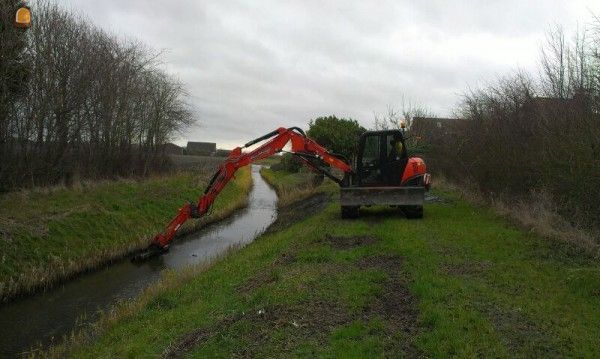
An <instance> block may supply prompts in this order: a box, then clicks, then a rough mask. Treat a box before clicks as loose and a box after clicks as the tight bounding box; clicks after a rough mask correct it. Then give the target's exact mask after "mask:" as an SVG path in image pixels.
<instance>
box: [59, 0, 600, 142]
mask: <svg viewBox="0 0 600 359" xmlns="http://www.w3.org/2000/svg"><path fill="white" fill-rule="evenodd" d="M61 2H63V3H64V4H65V5H67V6H70V7H72V8H73V9H77V10H78V11H80V12H82V13H84V14H86V15H87V16H88V17H89V18H90V19H91V20H92V21H93V22H95V23H96V24H98V25H99V26H101V27H103V28H106V29H107V30H109V31H111V32H113V33H116V34H118V35H119V36H126V37H129V38H135V39H139V40H141V41H143V42H145V43H146V44H147V45H149V46H151V47H153V48H156V49H159V50H161V49H164V50H167V51H166V52H165V55H164V57H165V61H166V64H165V67H166V68H167V69H168V71H169V72H171V73H172V74H173V75H174V76H177V77H178V78H180V79H181V80H182V81H183V82H184V83H185V84H186V86H187V88H188V90H189V92H190V95H191V96H190V99H189V101H190V103H191V105H192V106H193V108H194V111H195V113H196V115H197V118H198V125H197V126H193V127H192V128H190V129H189V130H188V131H186V133H184V134H183V136H182V138H180V139H179V141H180V142H184V141H185V140H187V139H194V140H213V141H216V142H218V143H219V145H220V146H221V147H232V146H234V145H236V144H239V143H244V142H246V140H248V139H250V138H253V137H255V136H259V135H261V134H263V133H265V132H267V131H270V130H272V129H273V128H275V127H279V126H298V125H299V126H306V124H307V122H308V120H309V119H311V118H314V117H316V116H320V115H327V114H337V115H340V116H349V117H353V118H356V119H357V120H359V121H360V122H361V123H362V124H363V125H365V126H367V127H369V126H371V125H372V120H373V112H383V111H385V110H386V107H387V106H388V105H392V106H394V105H399V104H400V103H401V101H402V99H403V98H406V99H411V100H413V101H416V102H420V103H422V104H424V105H426V106H428V107H430V108H431V109H432V110H434V112H437V113H438V114H440V115H449V114H451V112H452V110H453V108H454V106H455V105H456V103H457V101H458V100H459V97H460V94H461V93H462V92H463V91H464V90H465V89H466V88H467V86H469V85H471V86H476V85H477V84H478V83H481V82H482V81H484V80H486V79H491V78H493V77H495V76H498V75H501V74H502V73H505V72H507V71H510V70H513V69H516V68H517V67H520V68H524V69H533V68H534V66H535V64H536V63H537V54H538V49H539V45H540V44H541V42H542V41H543V37H544V32H545V31H546V30H547V29H548V28H549V27H550V26H551V25H552V24H554V23H559V24H564V25H565V26H566V27H567V28H569V27H570V28H572V27H574V25H575V24H576V23H577V21H579V22H580V23H585V22H586V21H587V20H589V19H586V18H580V17H582V16H585V14H588V10H587V9H589V10H591V11H595V12H596V13H600V4H596V1H587V0H580V1H572V2H566V1H565V2H563V3H561V2H548V1H542V0H538V1H517V0H507V1H485V2H483V1H452V2H449V1H443V0H432V1H376V2H368V1H357V2H352V1H325V0H320V1H313V0H307V1H297V2H283V1H247V2H246V1H193V0H155V1H148V0H144V1H142V0H128V1H121V0H103V1H97V0H63V1H61ZM582 14H584V15H582ZM588 15H589V14H588Z"/></svg>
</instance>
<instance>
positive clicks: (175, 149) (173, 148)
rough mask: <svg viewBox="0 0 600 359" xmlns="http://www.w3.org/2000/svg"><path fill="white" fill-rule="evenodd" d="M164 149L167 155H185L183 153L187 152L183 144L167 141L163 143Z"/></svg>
mask: <svg viewBox="0 0 600 359" xmlns="http://www.w3.org/2000/svg"><path fill="white" fill-rule="evenodd" d="M163 151H164V152H165V154H167V155H183V154H185V151H184V148H183V147H181V146H177V145H176V144H174V143H165V144H164V145H163Z"/></svg>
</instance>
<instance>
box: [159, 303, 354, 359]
mask: <svg viewBox="0 0 600 359" xmlns="http://www.w3.org/2000/svg"><path fill="white" fill-rule="evenodd" d="M352 320H353V318H352V317H351V316H350V315H349V314H348V311H347V310H345V308H343V306H341V305H339V304H337V303H332V302H327V301H316V302H315V301H311V302H305V303H298V304H295V305H290V306H283V305H279V306H270V307H265V308H260V309H254V310H252V311H249V312H245V313H240V314H237V315H232V316H230V317H227V318H225V319H223V320H221V321H220V322H218V323H216V324H214V325H213V326H210V327H207V328H201V329H198V330H196V331H194V332H192V333H190V334H188V335H187V336H185V337H184V338H183V339H181V340H180V341H179V342H177V343H175V344H173V345H171V346H170V347H169V348H167V349H166V350H165V351H164V352H163V357H165V358H179V357H181V356H183V355H184V354H185V353H187V352H189V351H190V350H192V349H194V348H195V347H197V346H199V345H201V344H202V343H204V342H206V341H208V340H210V339H211V338H212V337H214V336H217V335H219V334H225V333H227V335H228V336H230V337H231V336H233V337H240V338H243V342H244V343H247V344H246V345H244V346H241V347H239V348H237V350H236V351H235V352H234V353H232V356H233V357H255V356H258V355H259V354H260V353H261V350H262V348H264V343H265V342H268V341H270V340H271V336H272V334H273V333H274V332H280V333H281V332H283V333H285V334H286V336H288V337H289V338H290V340H286V341H280V342H277V343H276V346H277V348H276V349H277V351H278V352H281V353H285V352H289V351H290V350H292V349H293V348H294V347H295V345H296V344H297V343H299V342H301V341H305V340H311V341H316V342H318V343H323V344H325V343H326V341H327V338H328V337H329V334H330V333H331V331H332V330H333V329H334V328H335V327H337V326H339V325H342V324H345V323H350V322H351V321H352ZM234 327H235V329H234ZM238 328H251V330H249V331H248V330H247V329H246V330H244V329H239V330H238ZM263 355H264V353H263Z"/></svg>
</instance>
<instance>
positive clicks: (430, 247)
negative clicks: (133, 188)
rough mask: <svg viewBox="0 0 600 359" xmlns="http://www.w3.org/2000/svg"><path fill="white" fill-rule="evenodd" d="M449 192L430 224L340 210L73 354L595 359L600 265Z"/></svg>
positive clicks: (122, 321) (152, 295)
mask: <svg viewBox="0 0 600 359" xmlns="http://www.w3.org/2000/svg"><path fill="white" fill-rule="evenodd" d="M440 195H441V197H442V198H443V201H440V202H436V203H432V204H428V205H427V206H426V214H425V218H424V219H423V220H412V221H409V220H406V219H404V218H403V217H402V216H401V215H399V214H398V213H397V211H392V210H389V209H377V208H371V209H369V210H367V211H365V212H366V213H364V214H363V216H362V217H361V219H359V220H353V221H348V220H341V219H340V216H339V208H338V205H337V204H336V203H333V204H330V205H329V206H328V207H326V209H324V210H321V211H312V212H313V213H314V215H312V216H311V217H309V218H308V219H305V220H302V221H300V222H298V223H296V224H294V225H292V226H290V227H288V228H285V229H283V230H281V231H279V232H275V233H269V234H267V235H264V236H262V238H260V239H259V240H257V241H255V242H253V243H252V244H250V245H249V246H247V247H245V248H244V249H243V250H241V251H238V252H235V253H232V254H231V255H230V256H228V257H227V260H222V261H218V262H217V263H215V264H214V265H212V266H211V267H210V268H208V269H202V268H197V269H190V270H189V271H187V272H184V273H179V274H177V273H170V274H169V275H168V276H167V277H166V278H165V279H164V280H163V281H162V283H161V284H160V285H158V286H156V287H154V288H152V289H150V290H149V291H147V292H146V293H145V294H144V295H143V296H141V298H140V299H138V300H137V301H136V302H132V303H127V304H124V305H122V306H121V307H119V308H117V309H115V311H114V312H112V313H111V314H108V315H106V316H105V317H104V319H103V320H102V321H101V322H100V323H98V324H97V326H96V328H94V329H95V330H93V332H94V333H96V335H98V336H96V337H88V339H87V344H82V343H86V340H84V338H85V337H84V336H79V337H77V339H78V343H79V344H77V345H75V346H72V347H71V348H70V349H69V350H70V354H72V356H74V357H93V358H95V357H123V356H129V357H153V356H158V355H161V354H162V355H165V356H178V355H182V354H186V355H190V356H193V357H214V356H219V357H221V356H222V357H230V356H279V357H282V356H283V357H287V356H311V357H312V356H324V357H349V356H350V357H368V356H381V355H387V356H402V355H404V356H409V357H413V356H420V355H423V356H432V357H448V356H459V357H475V356H483V357H514V356H519V357H548V356H550V357H555V356H572V357H593V356H594V355H596V354H597V344H598V338H599V337H600V293H599V292H598V290H599V288H600V276H599V275H598V274H599V273H600V265H599V264H598V262H596V261H594V260H590V259H586V258H582V257H576V256H572V255H570V254H569V253H568V252H565V251H564V250H562V249H561V248H559V247H557V246H556V245H555V244H552V242H549V241H547V240H545V239H543V238H541V237H538V236H536V235H534V234H532V233H526V232H523V231H521V230H519V229H517V228H515V227H514V226H512V225H510V224H509V223H508V222H507V221H506V220H504V219H502V218H501V217H499V216H498V215H496V214H494V213H493V212H492V210H490V209H486V208H484V207H474V206H473V205H470V204H468V203H467V202H465V201H463V200H461V199H460V198H459V197H458V196H457V195H456V194H454V193H452V192H449V193H440ZM306 211H307V212H310V209H306ZM200 272H202V273H200ZM61 350H64V348H55V352H54V354H57V353H60V351H61ZM62 354H64V353H62Z"/></svg>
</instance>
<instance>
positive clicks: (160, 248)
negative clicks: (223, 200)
mask: <svg viewBox="0 0 600 359" xmlns="http://www.w3.org/2000/svg"><path fill="white" fill-rule="evenodd" d="M263 141H266V142H265V143H263V144H262V145H260V146H258V147H257V148H255V149H253V150H251V151H249V152H246V153H245V152H242V150H243V149H245V148H248V147H251V146H253V145H255V144H257V143H259V142H263ZM288 143H291V150H290V153H292V154H293V155H295V156H296V157H298V158H299V159H300V160H301V161H302V162H303V163H304V164H305V165H307V166H308V167H309V168H310V169H311V170H312V171H314V172H316V173H319V174H321V175H323V176H327V177H329V178H331V179H332V180H333V181H335V182H337V183H338V184H339V185H340V204H341V215H342V218H356V217H358V216H359V210H360V207H361V206H371V205H390V206H395V207H399V208H400V209H401V210H402V211H403V212H404V213H405V215H406V216H407V217H408V218H422V217H423V202H424V197H425V191H426V190H428V189H429V186H430V182H431V176H430V175H429V174H428V173H427V171H426V170H427V168H426V166H425V162H424V161H423V160H422V159H421V158H419V157H409V156H408V154H407V149H406V143H405V137H404V131H403V130H386V131H367V132H365V133H364V134H362V135H361V136H360V138H359V142H358V151H357V153H358V154H357V156H356V159H355V163H356V166H355V167H353V166H351V165H350V161H349V160H348V159H347V158H345V157H344V156H341V155H338V154H335V153H331V152H329V151H328V150H327V149H325V148H324V147H323V146H321V145H319V144H318V143H316V142H315V141H314V140H312V139H310V138H309V137H307V136H306V134H305V133H304V131H302V129H300V128H298V127H291V128H283V127H282V128H278V129H277V130H275V131H272V132H270V133H268V134H266V135H264V136H261V137H259V138H257V139H255V140H252V141H250V142H248V143H246V144H245V145H244V146H242V147H237V148H235V149H234V150H232V151H231V153H230V154H229V157H227V159H226V160H225V162H224V163H223V164H221V165H220V166H219V168H218V169H217V171H216V173H215V174H214V176H213V177H212V178H211V180H210V182H209V183H208V186H207V187H206V189H205V191H204V194H203V195H202V196H201V197H200V199H199V200H198V203H187V204H185V205H184V206H183V207H181V208H180V209H179V213H178V214H177V216H176V217H175V218H173V219H172V220H171V222H170V223H169V224H168V225H167V227H166V228H165V230H164V231H163V232H162V233H159V234H157V235H156V236H155V237H154V239H153V241H152V243H151V244H150V245H149V246H148V248H146V249H145V250H144V251H142V252H140V253H138V254H137V255H136V256H134V258H133V260H134V261H139V260H144V259H147V258H150V257H153V256H156V255H160V254H161V253H164V252H166V251H167V250H168V249H169V245H170V244H171V242H172V241H173V238H174V236H175V233H176V232H177V230H178V229H179V228H180V227H181V225H183V223H185V222H186V221H187V220H188V219H190V218H201V217H202V216H204V215H206V214H207V213H208V211H209V209H210V207H211V205H212V204H213V202H214V201H215V199H216V198H217V196H218V195H219V193H220V192H221V191H222V190H223V188H224V187H225V185H226V184H227V183H228V182H229V181H230V180H231V178H232V177H233V176H234V174H235V172H236V171H237V170H238V169H239V168H241V167H244V166H247V165H249V164H252V163H255V162H257V161H260V160H262V159H265V158H267V157H270V156H272V155H274V154H276V153H279V152H281V151H283V149H284V148H285V147H286V145H288ZM332 167H333V168H337V169H338V170H341V171H342V172H343V174H344V175H343V177H341V178H340V176H339V175H338V176H336V175H335V174H334V173H333V172H332V171H331V168H332Z"/></svg>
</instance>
